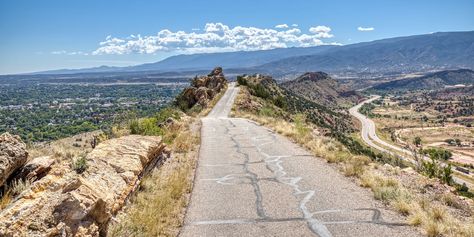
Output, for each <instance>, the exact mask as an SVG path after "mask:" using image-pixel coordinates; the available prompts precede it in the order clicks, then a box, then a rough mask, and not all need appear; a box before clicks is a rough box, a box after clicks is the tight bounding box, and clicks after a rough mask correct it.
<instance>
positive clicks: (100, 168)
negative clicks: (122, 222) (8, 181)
mask: <svg viewBox="0 0 474 237" xmlns="http://www.w3.org/2000/svg"><path fill="white" fill-rule="evenodd" d="M166 157H168V155H167V152H166V151H165V146H164V144H163V143H162V141H161V138H160V137H152V136H139V135H130V136H125V137H121V138H117V139H112V140H108V141H105V142H103V143H101V144H99V145H98V146H97V147H96V148H95V149H94V150H93V151H92V152H91V153H89V154H88V155H87V156H86V157H85V160H86V164H87V166H88V168H87V169H86V170H85V171H84V172H83V173H81V174H77V173H76V172H75V171H74V170H73V169H72V168H71V166H70V163H67V162H58V163H57V164H55V165H54V166H53V168H52V169H51V171H49V173H48V174H47V175H46V176H44V177H42V178H41V179H39V180H38V181H36V182H34V183H33V184H32V185H31V188H30V189H27V190H25V191H24V192H23V193H21V194H20V195H19V197H17V198H16V200H14V202H13V203H11V204H10V205H9V206H7V208H6V209H4V210H2V211H1V212H0V236H69V235H76V236H98V235H99V233H102V234H104V233H105V231H106V229H107V224H108V221H109V220H110V218H111V217H112V216H113V215H114V214H116V212H117V211H118V210H119V209H120V208H122V207H123V205H124V203H125V201H126V199H127V197H128V196H129V195H130V194H131V193H132V192H133V191H134V190H135V189H136V187H137V185H138V182H139V180H140V177H141V176H142V175H143V174H144V173H146V171H147V169H149V168H150V167H153V166H155V164H156V163H157V162H160V161H163V160H164V159H165V158H166Z"/></svg>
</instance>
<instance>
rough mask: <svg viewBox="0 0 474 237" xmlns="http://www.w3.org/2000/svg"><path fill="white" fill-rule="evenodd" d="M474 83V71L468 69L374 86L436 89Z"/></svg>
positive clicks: (397, 88)
mask: <svg viewBox="0 0 474 237" xmlns="http://www.w3.org/2000/svg"><path fill="white" fill-rule="evenodd" d="M458 84H462V85H472V84H474V71H472V70H468V69H460V70H448V71H441V72H435V73H432V74H428V75H426V76H422V77H415V78H408V79H401V80H396V81H390V82H385V83H382V84H379V85H377V86H374V87H373V89H375V90H420V89H425V90H435V89H442V88H444V87H446V86H454V85H458Z"/></svg>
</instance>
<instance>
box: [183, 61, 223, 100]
mask: <svg viewBox="0 0 474 237" xmlns="http://www.w3.org/2000/svg"><path fill="white" fill-rule="evenodd" d="M226 86H227V80H226V79H225V77H224V74H223V73H222V68H220V67H216V68H215V69H214V70H212V72H211V73H210V74H209V75H207V76H200V77H196V78H194V79H193V80H192V81H191V87H188V88H186V89H184V90H183V92H182V93H181V95H180V96H179V97H178V103H179V105H180V106H185V107H186V108H192V107H193V106H194V105H196V104H199V105H201V106H203V107H206V106H207V105H208V103H209V101H210V100H212V99H213V98H214V97H215V96H216V95H217V94H218V93H219V92H220V91H222V89H224V88H225V87H226Z"/></svg>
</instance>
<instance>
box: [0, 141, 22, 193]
mask: <svg viewBox="0 0 474 237" xmlns="http://www.w3.org/2000/svg"><path fill="white" fill-rule="evenodd" d="M27 159H28V152H27V151H26V145H25V143H23V142H22V141H21V139H20V137H18V136H13V135H11V134H9V133H3V134H2V135H0V186H2V185H3V184H4V183H5V182H6V181H7V179H8V177H10V175H11V174H13V173H14V172H15V171H17V170H18V169H20V168H21V167H22V166H23V165H24V164H25V163H26V160H27Z"/></svg>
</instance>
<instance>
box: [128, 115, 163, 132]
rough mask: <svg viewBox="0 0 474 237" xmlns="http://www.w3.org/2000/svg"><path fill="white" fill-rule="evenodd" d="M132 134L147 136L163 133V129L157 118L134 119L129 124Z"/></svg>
mask: <svg viewBox="0 0 474 237" xmlns="http://www.w3.org/2000/svg"><path fill="white" fill-rule="evenodd" d="M129 128H130V133H131V134H139V135H145V136H160V135H163V129H162V128H160V127H159V126H158V119H157V118H142V119H134V120H132V121H130V124H129Z"/></svg>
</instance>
